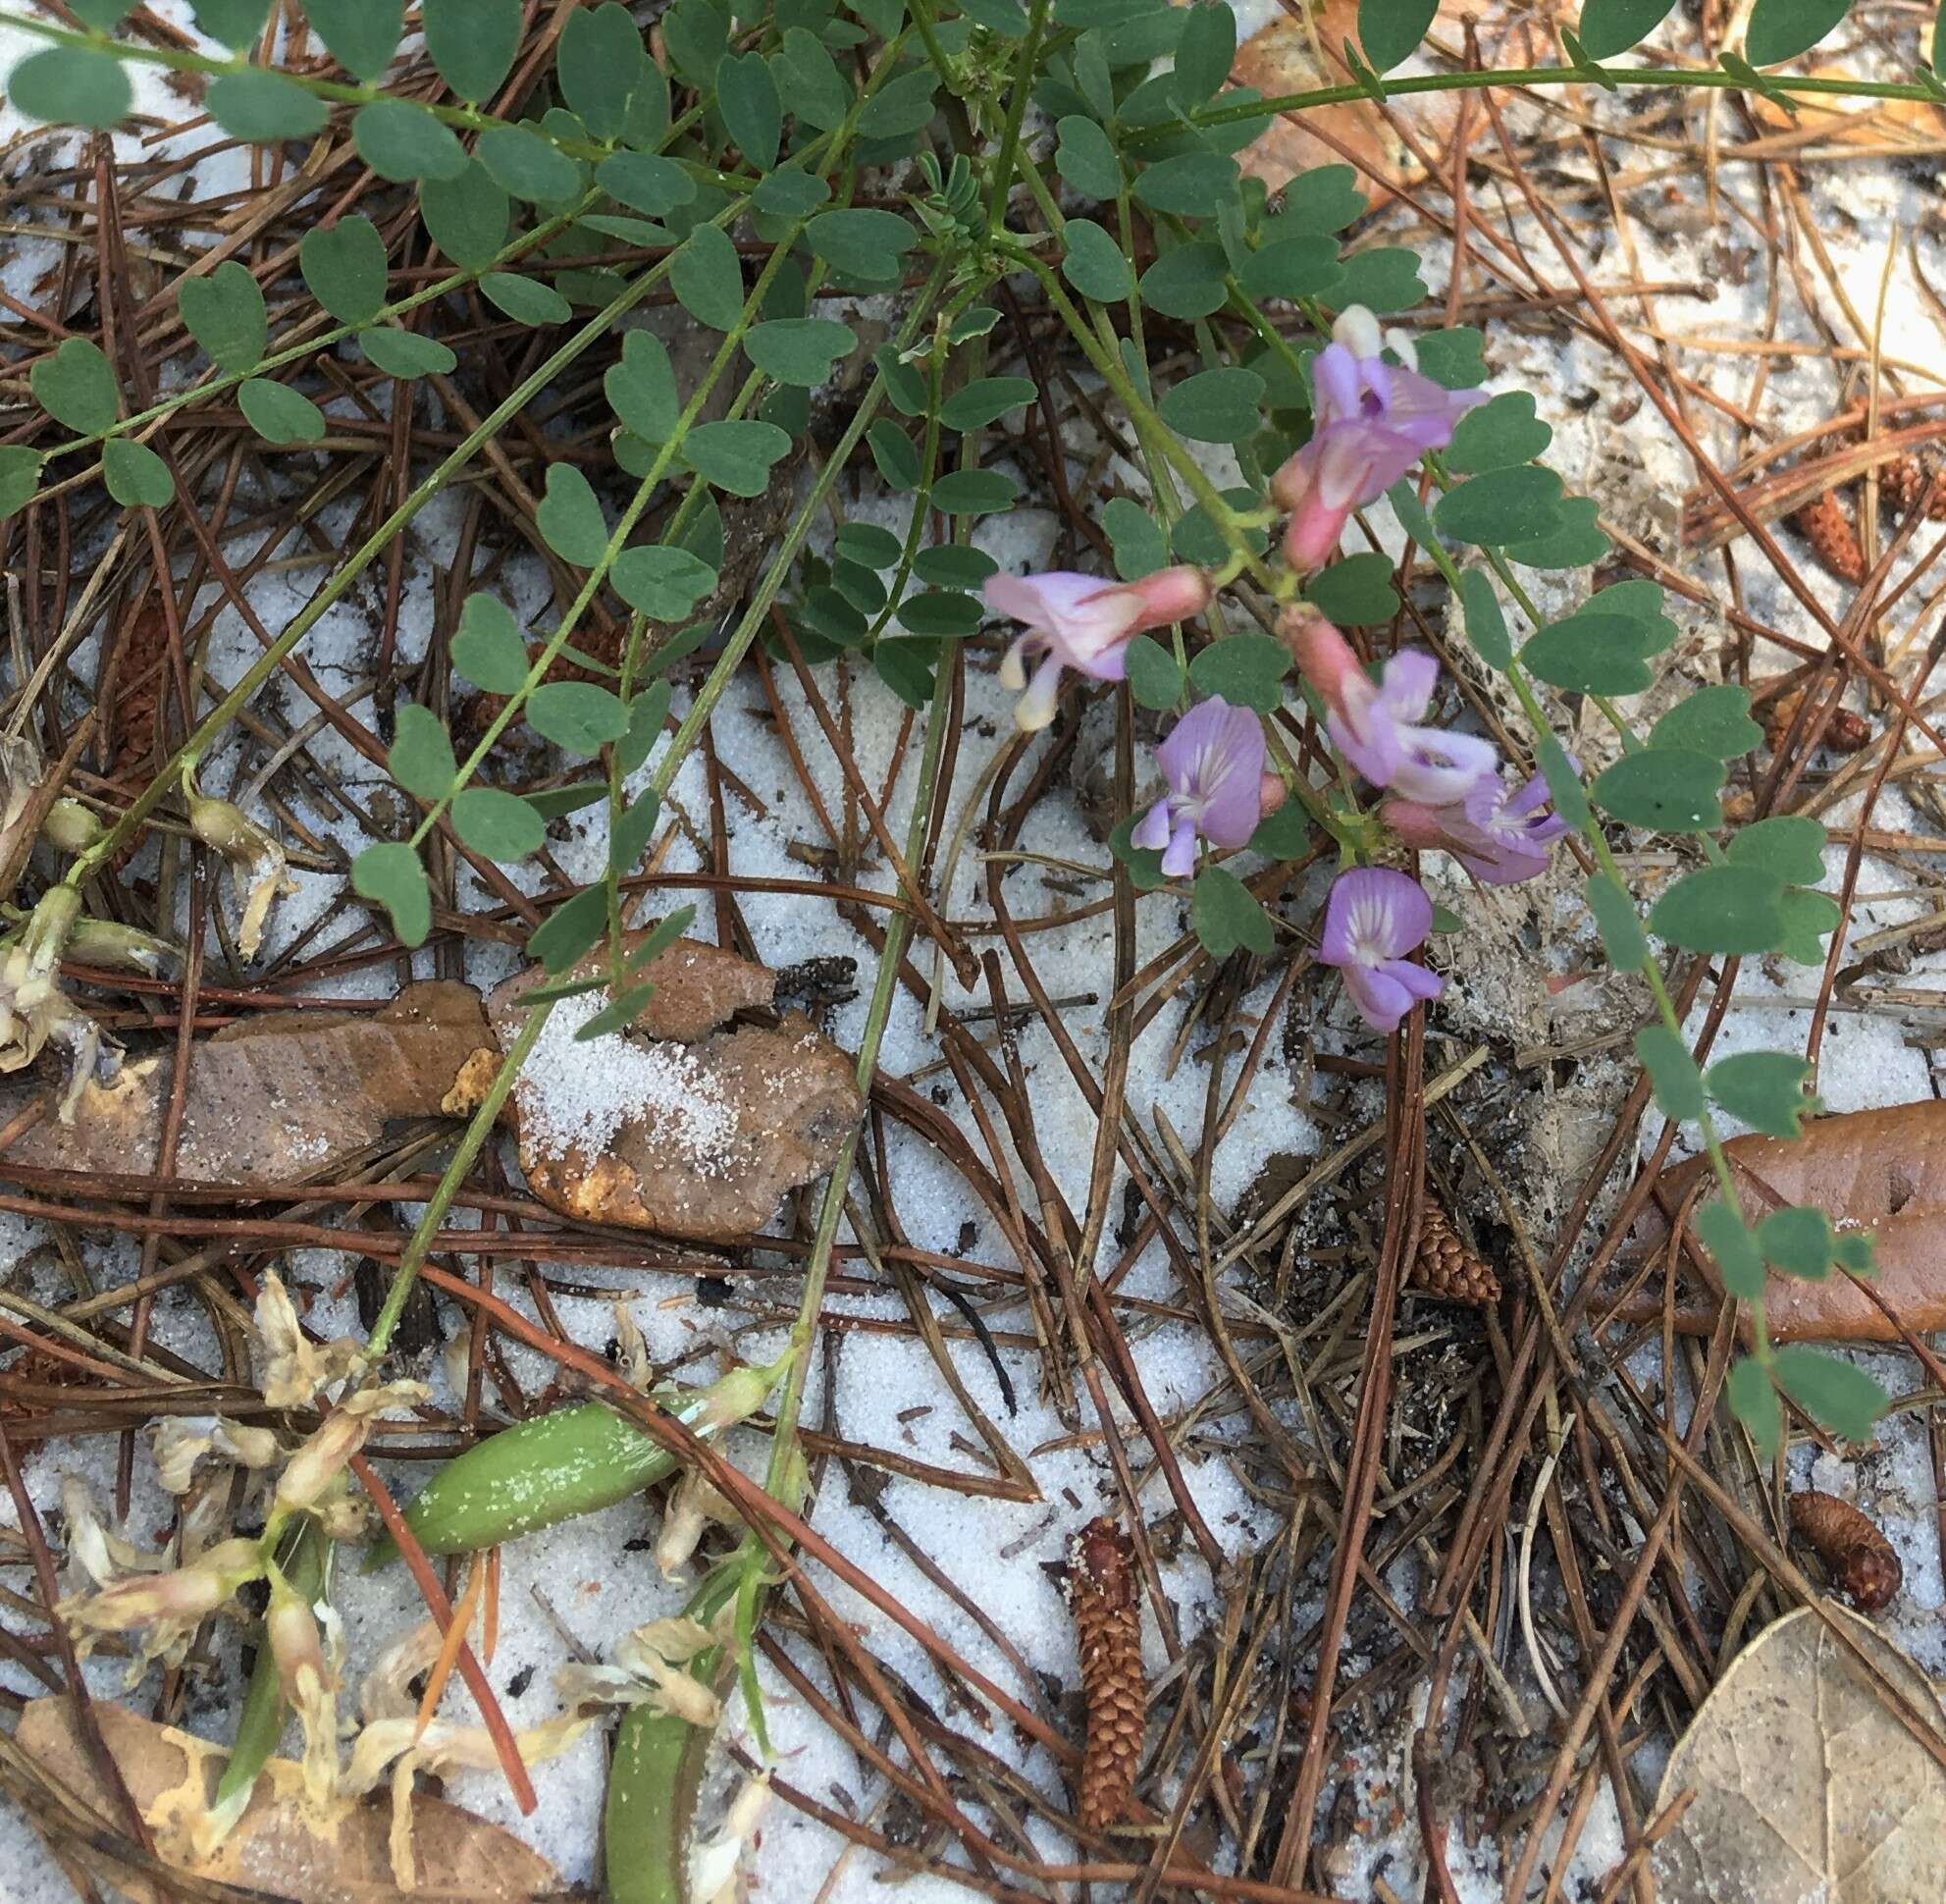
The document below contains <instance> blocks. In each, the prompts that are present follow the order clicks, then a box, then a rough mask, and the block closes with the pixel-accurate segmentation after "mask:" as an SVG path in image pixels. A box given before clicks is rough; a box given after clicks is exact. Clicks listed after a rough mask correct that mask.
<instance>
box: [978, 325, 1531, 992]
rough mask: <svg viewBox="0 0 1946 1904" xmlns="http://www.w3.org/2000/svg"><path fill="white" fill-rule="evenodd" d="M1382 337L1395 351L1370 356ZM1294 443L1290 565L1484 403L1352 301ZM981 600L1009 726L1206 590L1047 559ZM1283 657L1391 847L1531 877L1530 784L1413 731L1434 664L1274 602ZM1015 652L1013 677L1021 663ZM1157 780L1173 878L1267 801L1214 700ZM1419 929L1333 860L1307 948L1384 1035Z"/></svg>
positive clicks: (1275, 781) (1235, 727) (1238, 716)
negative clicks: (1063, 568) (1377, 796)
mask: <svg viewBox="0 0 1946 1904" xmlns="http://www.w3.org/2000/svg"><path fill="white" fill-rule="evenodd" d="M1388 344H1389V345H1390V346H1391V347H1392V349H1393V351H1394V355H1396V356H1397V357H1398V358H1399V359H1400V360H1401V361H1400V362H1399V363H1391V362H1388V361H1387V359H1386V357H1385V356H1384V354H1383V353H1384V350H1385V348H1386V347H1387V345H1388ZM1312 383H1313V387H1314V403H1313V418H1312V420H1313V428H1312V434H1311V438H1310V441H1309V442H1308V443H1306V444H1305V446H1304V447H1303V448H1302V449H1301V450H1298V451H1297V452H1296V454H1295V455H1293V456H1292V457H1291V458H1290V459H1289V461H1288V462H1287V463H1286V464H1285V465H1284V467H1283V468H1282V469H1280V470H1279V471H1278V473H1277V475H1276V477H1275V478H1274V479H1273V481H1272V485H1271V494H1272V497H1273V499H1274V501H1275V502H1277V503H1278V504H1279V505H1280V506H1281V507H1283V508H1285V509H1287V510H1289V522H1288V524H1287V525H1286V528H1285V533H1284V554H1285V557H1286V559H1287V560H1288V561H1289V564H1290V566H1291V567H1292V568H1293V569H1296V570H1298V571H1300V572H1304V571H1308V570H1310V569H1313V568H1315V567H1317V566H1318V565H1319V564H1320V563H1321V562H1323V561H1324V560H1325V559H1327V557H1329V556H1330V555H1333V554H1334V553H1335V552H1336V550H1337V548H1338V545H1339V540H1340V538H1341V536H1342V534H1343V532H1344V526H1345V524H1346V522H1347V521H1348V520H1349V519H1350V516H1351V513H1352V511H1353V510H1354V509H1359V508H1363V507H1365V506H1366V505H1367V504H1369V503H1372V502H1376V501H1378V499H1379V498H1380V497H1381V496H1383V495H1384V494H1385V492H1386V491H1387V490H1388V489H1390V488H1391V487H1392V485H1393V484H1394V483H1395V482H1397V481H1398V480H1399V478H1400V477H1401V476H1403V475H1405V474H1406V472H1407V471H1408V470H1410V469H1411V468H1413V467H1414V465H1416V464H1417V463H1418V461H1419V459H1420V458H1421V457H1422V456H1423V455H1424V454H1425V453H1426V452H1427V451H1428V450H1442V449H1444V448H1445V447H1446V445H1447V444H1449V443H1450V442H1451V441H1452V433H1453V429H1454V427H1455V426H1456V425H1457V423H1458V422H1459V419H1460V418H1461V417H1462V416H1463V415H1464V414H1465V413H1466V411H1467V410H1469V409H1470V408H1471V407H1472V406H1473V405H1474V404H1475V403H1477V402H1480V401H1482V400H1484V394H1483V393H1481V392H1478V391H1448V390H1446V389H1444V388H1442V387H1441V386H1440V385H1438V384H1436V383H1434V382H1433V381H1432V380H1431V379H1430V378H1427V377H1423V376H1421V375H1420V374H1419V372H1418V370H1417V369H1416V367H1415V366H1414V364H1413V360H1412V349H1411V344H1410V341H1409V340H1408V339H1406V338H1404V337H1403V336H1401V335H1400V334H1399V333H1396V332H1394V333H1392V334H1391V335H1390V336H1389V337H1382V336H1381V334H1380V331H1379V326H1378V321H1377V320H1376V319H1375V318H1374V317H1373V316H1372V314H1371V312H1369V311H1367V310H1364V309H1362V308H1360V307H1355V306H1354V307H1353V308H1352V309H1349V310H1347V311H1345V312H1344V313H1343V314H1342V315H1341V317H1340V318H1339V320H1338V322H1337V324H1336V326H1335V327H1334V329H1333V336H1332V342H1331V343H1330V344H1328V345H1326V347H1325V348H1324V349H1323V350H1322V351H1320V352H1319V354H1318V356H1317V359H1316V361H1315V363H1314V365H1313V369H1312ZM985 593H986V600H987V604H988V606H989V607H991V608H994V609H996V610H997V611H998V612H1000V613H1002V614H1006V615H1009V616H1011V617H1012V618H1013V619H1015V620H1016V621H1019V622H1021V623H1023V624H1024V632H1023V633H1022V634H1021V635H1020V636H1019V637H1018V638H1017V639H1016V640H1015V642H1014V644H1013V646H1012V647H1011V648H1009V649H1008V651H1007V656H1006V659H1005V661H1004V662H1003V663H1002V666H1001V680H1002V682H1003V683H1004V684H1005V685H1006V686H1007V687H1009V688H1010V689H1012V690H1014V691H1016V692H1018V693H1019V694H1020V700H1019V701H1018V702H1017V703H1016V707H1015V718H1016V720H1017V721H1018V722H1019V724H1020V725H1021V726H1022V727H1023V728H1024V729H1026V730H1028V731H1031V730H1033V729H1036V728H1040V727H1044V726H1046V725H1047V724H1048V722H1049V721H1051V720H1052V719H1053V717H1054V706H1055V699H1056V696H1057V694H1058V692H1059V689H1060V679H1061V674H1062V672H1063V670H1064V669H1070V668H1072V669H1073V670H1075V671H1076V672H1077V673H1079V674H1085V675H1088V676H1089V677H1091V678H1092V679H1094V680H1098V681H1119V680H1122V679H1123V678H1125V676H1126V674H1127V671H1128V648H1129V643H1130V642H1131V640H1132V639H1133V638H1134V637H1135V636H1136V635H1138V634H1141V633H1143V632H1145V631H1146V630H1148V629H1151V628H1161V627H1167V626H1169V625H1171V624H1172V623H1175V622H1180V621H1184V620H1188V619H1190V618H1192V617H1193V616H1195V615H1198V614H1200V613H1201V612H1202V611H1203V610H1204V609H1205V608H1207V607H1208V606H1209V603H1210V599H1211V596H1212V593H1213V590H1212V586H1211V583H1210V579H1209V577H1208V576H1206V575H1205V574H1204V573H1203V572H1202V571H1201V570H1200V569H1196V568H1189V567H1175V568H1164V569H1160V570H1158V571H1156V572H1155V573H1154V574H1151V575H1146V576H1144V577H1142V578H1141V580H1139V581H1136V582H1127V583H1105V582H1102V581H1100V580H1099V579H1097V578H1095V577H1092V576H1086V575H1076V574H1070V573H1065V572H1060V571H1056V572H1052V573H1048V574H1041V575H1024V576H1013V575H996V576H994V577H992V578H991V579H990V580H989V581H988V582H987V584H986V589H985ZM1281 632H1282V633H1283V635H1284V637H1285V639H1286V641H1287V642H1288V643H1289V647H1290V650H1291V653H1292V655H1293V657H1294V659H1295V660H1296V662H1297V666H1298V668H1299V670H1300V672H1301V673H1302V674H1303V675H1304V677H1305V679H1306V680H1308V681H1309V682H1310V684H1311V685H1312V687H1314V688H1315V689H1316V690H1317V692H1318V695H1319V697H1320V699H1321V700H1322V701H1323V702H1324V705H1325V710H1326V726H1327V730H1328V731H1329V733H1330V735H1331V740H1332V744H1333V745H1334V746H1335V747H1336V748H1337V749H1338V752H1339V754H1340V756H1341V758H1342V760H1343V761H1344V762H1345V764H1346V765H1347V766H1348V767H1351V768H1352V769H1353V770H1354V771H1356V772H1357V773H1358V774H1360V775H1361V776H1362V777H1363V778H1364V779H1365V780H1367V781H1369V782H1370V784H1371V785H1372V786H1373V787H1375V788H1377V789H1379V790H1380V791H1381V792H1382V793H1383V794H1384V795H1385V796H1386V797H1385V799H1384V801H1383V802H1382V804H1381V806H1380V808H1379V814H1380V818H1381V819H1382V820H1384V822H1385V823H1386V825H1388V826H1389V827H1390V828H1391V829H1392V831H1393V832H1394V834H1395V835H1396V836H1397V837H1398V838H1399V839H1400V840H1402V841H1403V842H1404V843H1405V844H1407V845H1409V846H1413V847H1430V848H1438V849H1440V850H1442V851H1445V852H1447V853H1450V854H1452V855H1453V856H1454V857H1455V858H1456V859H1458V861H1459V862H1460V864H1461V865H1463V866H1464V867H1465V868H1466V869H1467V871H1468V872H1469V873H1471V874H1472V875H1473V876H1474V877H1475V878H1476V879H1480V880H1482V881H1485V882H1486V883H1488V884H1494V885H1503V884H1508V883H1510V882H1512V881H1514V880H1519V879H1528V878H1532V877H1533V876H1534V875H1535V874H1536V873H1539V872H1541V871H1542V870H1543V869H1544V868H1545V867H1546V865H1547V863H1548V849H1549V847H1550V846H1551V845H1552V842H1553V841H1554V840H1555V839H1557V838H1559V837H1560V835H1561V834H1562V833H1563V832H1565V831H1566V830H1567V829H1566V826H1565V824H1564V823H1563V822H1562V821H1561V820H1559V819H1557V818H1556V817H1555V816H1554V815H1552V813H1550V812H1548V811H1547V800H1548V795H1547V789H1546V787H1545V786H1544V785H1543V784H1542V782H1541V781H1540V780H1539V779H1538V778H1536V779H1533V780H1530V781H1528V782H1527V783H1526V784H1525V785H1524V786H1520V787H1514V786H1513V785H1511V784H1510V783H1509V782H1508V781H1507V780H1506V779H1505V778H1504V777H1503V776H1502V774H1501V771H1500V764H1499V756H1498V755H1497V753H1496V752H1495V749H1494V747H1493V745H1492V743H1491V742H1489V741H1485V740H1481V739H1478V738H1476V737H1474V736H1471V735H1466V734H1454V733H1448V732H1446V731H1445V730H1444V729H1441V728H1438V727H1433V726H1429V725H1428V724H1427V723H1426V715H1427V713H1428V711H1429V710H1430V708H1431V706H1432V699H1433V693H1434V689H1435V687H1436V685H1437V682H1438V676H1439V663H1438V662H1437V661H1435V660H1434V659H1433V657H1432V656H1430V655H1426V654H1422V653H1419V652H1417V651H1407V652H1406V653H1403V654H1399V655H1394V657H1392V659H1391V660H1390V661H1387V662H1386V664H1385V667H1384V669H1383V671H1382V672H1381V674H1380V676H1379V678H1378V679H1377V680H1374V679H1373V678H1372V677H1371V675H1369V674H1368V673H1367V672H1366V670H1365V668H1364V667H1363V666H1362V665H1361V663H1360V662H1359V661H1358V658H1357V656H1356V655H1355V654H1354V653H1353V652H1352V650H1351V647H1350V645H1349V644H1348V643H1347V642H1346V641H1345V639H1344V637H1343V636H1342V635H1341V634H1340V633H1339V631H1338V630H1337V629H1336V628H1334V627H1333V626H1332V625H1331V623H1330V622H1328V621H1327V620H1325V618H1324V617H1323V616H1322V615H1321V614H1318V613H1317V612H1316V611H1315V610H1314V609H1310V608H1304V607H1302V606H1299V607H1297V608H1292V609H1290V610H1289V611H1287V613H1286V615H1285V618H1284V621H1283V623H1282V626H1281ZM1029 658H1034V659H1035V663H1036V664H1035V666H1034V668H1033V671H1032V674H1031V676H1029V674H1028V671H1027V667H1026V662H1027V661H1028V659H1029ZM1156 762H1157V765H1158V766H1159V767H1161V769H1162V774H1163V779H1164V782H1165V785H1166V791H1165V792H1164V793H1163V795H1162V797H1161V798H1160V799H1159V800H1157V801H1156V803H1155V805H1154V806H1152V807H1151V808H1150V809H1149V810H1148V812H1147V813H1146V814H1144V815H1143V816H1142V817H1141V819H1140V820H1139V821H1138V822H1137V823H1136V825H1135V827H1134V830H1133V833H1132V835H1131V837H1132V840H1133V843H1134V844H1135V845H1136V846H1139V847H1145V848H1149V849H1152V850H1156V851H1159V852H1160V853H1161V854H1162V868H1163V871H1164V872H1165V873H1168V874H1169V875H1170V876H1171V877H1173V878H1182V877H1185V876H1187V875H1188V874H1190V873H1193V872H1194V871H1195V865H1196V856H1197V850H1198V849H1197V841H1198V840H1202V841H1205V842H1207V843H1208V844H1209V845H1211V846H1214V847H1223V848H1235V847H1239V846H1242V845H1244V844H1246V843H1247V842H1248V840H1249V839H1250V836H1251V835H1252V834H1253V833H1254V832H1255V831H1256V829H1257V826H1258V824H1259V823H1260V822H1261V820H1263V818H1264V816H1265V815H1266V814H1267V813H1269V812H1271V811H1273V810H1274V809H1275V808H1276V807H1277V806H1278V805H1280V804H1281V803H1282V801H1283V800H1284V798H1285V796H1286V791H1287V789H1286V787H1285V784H1284V782H1283V780H1282V779H1281V778H1280V777H1279V776H1278V775H1277V774H1276V773H1272V772H1268V771H1266V755H1265V745H1264V732H1263V725H1262V723H1261V721H1260V720H1259V719H1258V717H1257V716H1256V714H1253V713H1251V712H1250V710H1248V709H1247V708H1236V707H1232V706H1231V705H1230V703H1228V702H1227V701H1225V700H1223V699H1222V698H1221V697H1219V696H1215V695H1212V696H1210V697H1209V698H1207V699H1206V700H1203V701H1199V702H1198V703H1197V704H1196V705H1195V706H1194V707H1192V708H1191V709H1190V710H1189V711H1188V713H1187V714H1184V715H1183V717H1182V719H1181V720H1179V721H1178V722H1177V723H1176V725H1175V726H1174V728H1172V729H1171V731H1170V732H1169V734H1168V735H1167V736H1166V737H1165V738H1164V739H1163V741H1162V743H1161V745H1160V746H1159V747H1158V749H1157V750H1156ZM1432 927H1433V902H1432V900H1431V899H1430V898H1428V896H1427V894H1426V891H1425V888H1424V887H1423V886H1421V885H1420V884H1419V882H1418V880H1416V879H1414V878H1412V877H1411V876H1410V875H1409V874H1407V873H1398V872H1394V871H1392V870H1390V869H1387V868H1383V867H1360V868H1356V869H1354V870H1352V871H1349V872H1346V873H1341V874H1340V875H1339V877H1338V879H1337V880H1336V881H1335V882H1334V884H1333V886H1332V889H1331V894H1330V897H1329V899H1328V900H1327V901H1326V905H1325V921H1324V931H1323V934H1322V943H1321V946H1320V950H1319V954H1318V956H1319V957H1320V958H1321V959H1322V960H1323V961H1324V962H1325V963H1327V964H1329V965H1335V966H1338V967H1339V968H1340V969H1341V971H1342V972H1343V974H1344V983H1345V988H1346V990H1347V991H1348V992H1349V993H1350V994H1351V998H1352V1001H1353V1003H1354V1004H1355V1005H1356V1006H1357V1008H1358V1010H1359V1012H1360V1013H1361V1014H1362V1015H1363V1016H1364V1017H1365V1019H1366V1020H1367V1021H1368V1022H1369V1023H1370V1024H1371V1025H1372V1026H1374V1027H1375V1028H1376V1029H1377V1030H1379V1031H1394V1030H1395V1029H1396V1028H1397V1026H1398V1023H1399V1021H1400V1020H1401V1019H1402V1018H1403V1017H1404V1016H1405V1014H1406V1013H1407V1012H1409V1011H1410V1010H1411V1009H1412V1006H1413V1005H1414V1003H1415V1002H1417V1001H1418V1000H1420V999H1423V998H1433V997H1437V996H1438V995H1439V992H1440V991H1441V989H1442V988H1443V986H1444V985H1445V982H1446V981H1445V980H1444V979H1443V978H1440V977H1439V976H1438V975H1437V974H1435V973H1432V972H1429V971H1427V969H1426V968H1425V967H1424V966H1423V965H1419V964H1417V963H1415V962H1414V960H1413V958H1412V956H1411V955H1412V954H1413V953H1415V952H1416V951H1418V949H1419V948H1420V946H1422V945H1423V944H1424V943H1425V941H1426V937H1427V935H1428V934H1429V933H1430V932H1431V930H1432Z"/></svg>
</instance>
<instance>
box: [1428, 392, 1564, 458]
mask: <svg viewBox="0 0 1946 1904" xmlns="http://www.w3.org/2000/svg"><path fill="white" fill-rule="evenodd" d="M1553 440H1554V433H1553V430H1552V427H1551V426H1550V425H1548V424H1546V423H1543V422H1542V421H1541V419H1540V418H1539V417H1538V416H1536V415H1535V413H1534V393H1533V392H1532V391H1526V390H1510V391H1506V392H1504V393H1503V394H1502V395H1500V396H1499V397H1495V398H1494V399H1493V400H1492V401H1491V402H1489V403H1484V404H1482V405H1481V406H1480V408H1479V409H1477V410H1468V411H1467V413H1466V414H1465V415H1464V416H1462V417H1461V418H1460V419H1459V423H1458V426H1457V428H1455V429H1454V431H1453V433H1452V448H1451V449H1450V450H1447V451H1446V462H1447V464H1448V465H1449V466H1450V467H1451V468H1453V469H1456V470H1458V471H1459V473H1460V474H1461V475H1462V476H1472V475H1478V474H1480V473H1481V472H1483V471H1485V470H1489V469H1512V468H1514V467H1516V466H1517V465H1518V464H1521V463H1528V462H1532V461H1533V460H1534V458H1535V457H1536V456H1538V455H1539V454H1540V453H1541V452H1542V450H1545V449H1547V447H1548V445H1549V444H1551V443H1552V441H1553Z"/></svg>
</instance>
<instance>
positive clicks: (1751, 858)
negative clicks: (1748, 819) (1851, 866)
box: [1730, 814, 1825, 886]
mask: <svg viewBox="0 0 1946 1904" xmlns="http://www.w3.org/2000/svg"><path fill="white" fill-rule="evenodd" d="M1824 839H1825V834H1824V828H1823V826H1822V825H1821V824H1820V823H1819V822H1818V821H1817V820H1812V819H1809V818H1808V817H1806V816H1805V815H1803V814H1779V815H1778V816H1777V817H1776V818H1775V819H1774V820H1755V821H1753V822H1752V823H1751V824H1750V825H1748V826H1745V827H1743V828H1741V829H1740V830H1739V831H1738V833H1737V836H1736V837H1735V838H1734V839H1733V840H1731V841H1730V863H1731V865H1733V866H1755V867H1762V869H1763V870H1764V871H1765V872H1766V873H1775V874H1776V875H1777V877H1778V878H1780V879H1782V880H1783V881H1784V882H1785V883H1786V884H1787V885H1793V886H1815V885H1817V884H1819V883H1820V882H1821V881H1822V879H1823V877H1824Z"/></svg>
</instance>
